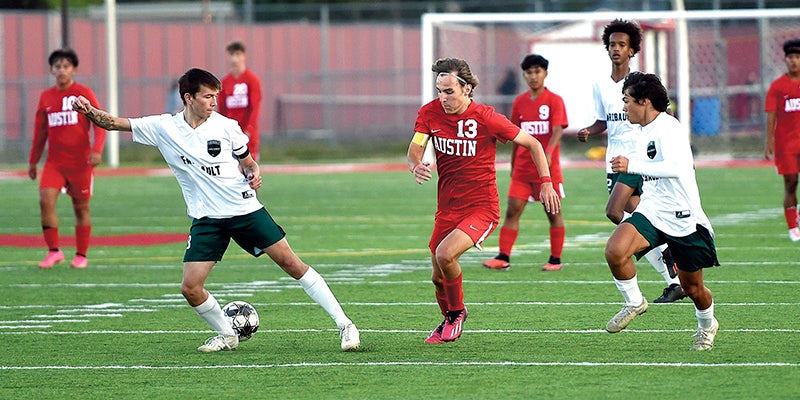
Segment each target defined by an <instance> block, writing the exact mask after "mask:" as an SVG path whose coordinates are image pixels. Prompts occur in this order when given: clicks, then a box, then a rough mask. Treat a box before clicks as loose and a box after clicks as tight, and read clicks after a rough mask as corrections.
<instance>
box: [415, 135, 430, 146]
mask: <svg viewBox="0 0 800 400" xmlns="http://www.w3.org/2000/svg"><path fill="white" fill-rule="evenodd" d="M430 138H431V135H427V134H424V133H419V132H414V138H413V139H411V143H415V144H418V145H420V146H421V147H425V146H427V145H428V140H429V139H430Z"/></svg>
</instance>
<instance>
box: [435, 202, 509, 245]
mask: <svg viewBox="0 0 800 400" xmlns="http://www.w3.org/2000/svg"><path fill="white" fill-rule="evenodd" d="M498 222H499V221H498V220H497V218H494V217H492V216H491V213H489V212H487V213H481V212H475V213H470V214H462V215H447V216H444V217H440V216H438V217H436V222H434V224H433V233H432V234H431V241H430V242H429V243H428V248H430V249H431V254H433V253H436V248H437V247H438V246H439V243H441V242H442V240H444V238H446V237H447V235H449V234H450V232H453V231H454V230H456V229H458V230H460V231H462V232H464V233H466V234H467V235H468V236H469V237H470V238H471V239H472V242H473V243H474V244H475V247H477V248H479V249H481V243H483V241H484V240H486V238H487V237H489V235H491V234H492V232H493V231H494V230H495V228H497V223H498Z"/></svg>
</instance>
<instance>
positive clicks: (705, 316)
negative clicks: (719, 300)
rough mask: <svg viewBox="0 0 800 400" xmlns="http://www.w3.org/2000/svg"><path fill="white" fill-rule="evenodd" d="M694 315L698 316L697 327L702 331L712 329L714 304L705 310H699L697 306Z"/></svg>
mask: <svg viewBox="0 0 800 400" xmlns="http://www.w3.org/2000/svg"><path fill="white" fill-rule="evenodd" d="M694 315H696V316H697V327H698V328H700V329H708V328H711V325H713V324H714V303H713V302H712V303H711V306H710V307H708V308H706V309H705V310H698V309H697V306H695V308H694Z"/></svg>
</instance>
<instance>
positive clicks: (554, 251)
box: [550, 226, 567, 258]
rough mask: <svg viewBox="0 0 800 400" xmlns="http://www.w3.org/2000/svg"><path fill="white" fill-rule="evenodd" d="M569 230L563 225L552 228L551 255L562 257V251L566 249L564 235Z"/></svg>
mask: <svg viewBox="0 0 800 400" xmlns="http://www.w3.org/2000/svg"><path fill="white" fill-rule="evenodd" d="M566 233H567V230H566V228H564V227H563V226H562V227H560V228H550V256H551V257H555V258H561V251H563V250H564V237H565V236H566Z"/></svg>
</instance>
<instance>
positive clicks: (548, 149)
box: [483, 54, 569, 271]
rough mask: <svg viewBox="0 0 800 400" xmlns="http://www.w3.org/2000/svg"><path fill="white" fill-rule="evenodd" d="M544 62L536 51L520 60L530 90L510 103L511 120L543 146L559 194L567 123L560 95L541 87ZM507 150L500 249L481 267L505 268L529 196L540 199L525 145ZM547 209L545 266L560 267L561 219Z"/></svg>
mask: <svg viewBox="0 0 800 400" xmlns="http://www.w3.org/2000/svg"><path fill="white" fill-rule="evenodd" d="M549 64H550V63H549V61H547V59H546V58H544V57H542V56H540V55H538V54H530V55H528V56H527V57H525V58H524V59H523V60H522V64H521V65H520V66H521V67H522V76H523V77H524V78H525V81H526V82H527V83H528V87H529V88H530V90H528V91H526V92H525V93H523V94H521V95H519V96H517V98H516V99H514V103H513V105H512V106H511V122H513V123H514V124H516V125H518V126H519V127H520V128H522V130H523V131H524V132H526V133H527V134H529V135H531V136H532V137H534V138H536V140H538V141H539V143H541V145H542V147H544V153H545V156H546V157H547V164H548V165H549V166H550V178H551V179H552V180H553V188H555V189H556V192H558V195H559V197H560V198H562V199H563V198H564V178H563V177H562V175H561V161H560V155H559V154H560V151H559V150H560V142H561V135H562V134H563V132H564V128H566V127H567V125H569V122H568V121H567V111H566V108H565V107H564V100H563V99H561V96H559V95H557V94H555V93H553V92H551V91H550V90H548V89H547V88H546V87H545V86H544V80H545V78H547V67H548V65H549ZM512 146H513V150H512V152H511V154H512V158H511V184H510V185H509V188H508V208H507V209H506V216H505V220H504V221H503V226H502V227H500V254H498V255H497V257H495V258H493V259H490V260H486V261H484V262H483V266H484V267H486V268H491V269H501V270H504V269H507V268H508V267H509V266H510V265H511V264H510V256H511V248H512V247H513V246H514V242H515V241H516V240H517V235H518V234H519V218H520V216H522V212H523V211H524V210H525V205H526V204H527V203H528V202H529V201H531V202H532V201H539V185H540V178H539V173H538V172H537V170H536V165H534V164H533V162H532V161H531V155H530V152H528V150H527V149H525V148H523V147H520V146H517V145H516V144H513V145H512ZM545 214H547V219H548V221H549V222H550V259H549V260H547V263H546V264H544V266H543V267H542V270H544V271H558V270H560V269H561V250H562V249H563V248H564V236H565V230H564V218H563V217H562V214H561V213H558V214H551V213H545Z"/></svg>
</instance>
